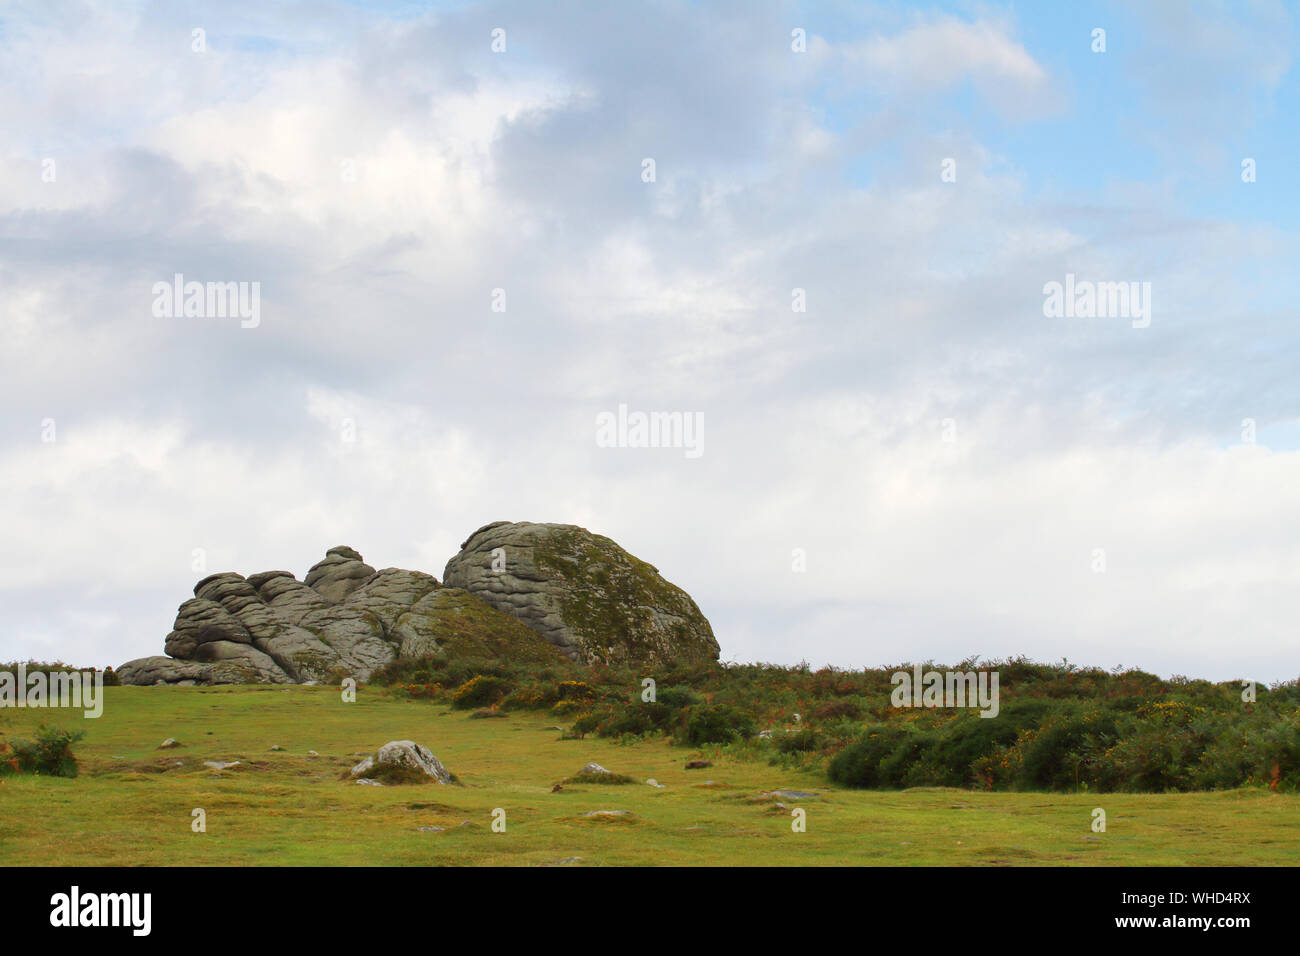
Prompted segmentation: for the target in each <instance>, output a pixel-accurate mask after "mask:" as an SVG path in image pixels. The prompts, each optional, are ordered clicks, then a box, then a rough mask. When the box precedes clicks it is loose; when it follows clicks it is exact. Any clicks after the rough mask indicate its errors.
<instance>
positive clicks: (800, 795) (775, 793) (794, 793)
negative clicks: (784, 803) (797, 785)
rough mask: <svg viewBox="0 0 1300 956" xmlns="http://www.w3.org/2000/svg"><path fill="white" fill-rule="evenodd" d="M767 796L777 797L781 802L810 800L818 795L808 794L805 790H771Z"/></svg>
mask: <svg viewBox="0 0 1300 956" xmlns="http://www.w3.org/2000/svg"><path fill="white" fill-rule="evenodd" d="M768 796H772V797H779V798H780V799H782V800H810V799H812V798H813V797H819V796H821V794H819V793H809V792H808V791H806V790H771V791H769V792H768Z"/></svg>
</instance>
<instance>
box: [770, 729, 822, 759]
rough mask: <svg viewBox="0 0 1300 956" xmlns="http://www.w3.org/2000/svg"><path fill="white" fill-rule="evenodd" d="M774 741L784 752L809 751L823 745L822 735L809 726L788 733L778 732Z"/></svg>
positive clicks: (777, 747)
mask: <svg viewBox="0 0 1300 956" xmlns="http://www.w3.org/2000/svg"><path fill="white" fill-rule="evenodd" d="M772 743H773V744H775V745H776V749H777V750H779V751H780V752H781V753H783V754H792V753H807V752H809V751H812V750H816V749H817V748H818V747H820V746H821V744H822V735H821V734H820V733H818V732H817V731H815V730H813V729H812V728H810V727H809V728H805V729H803V730H795V731H792V732H790V733H788V734H776V735H775V736H773V738H772Z"/></svg>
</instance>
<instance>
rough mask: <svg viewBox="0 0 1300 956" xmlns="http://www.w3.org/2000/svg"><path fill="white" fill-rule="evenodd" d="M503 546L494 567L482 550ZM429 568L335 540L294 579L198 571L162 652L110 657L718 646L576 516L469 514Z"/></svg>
mask: <svg viewBox="0 0 1300 956" xmlns="http://www.w3.org/2000/svg"><path fill="white" fill-rule="evenodd" d="M498 547H500V548H503V549H504V551H503V552H502V553H503V554H504V555H505V566H504V570H503V571H502V573H501V574H497V573H496V572H495V571H494V570H492V560H493V552H494V550H495V549H496V548H498ZM446 574H447V576H448V579H447V580H446V581H445V582H439V581H438V580H437V579H436V578H435V577H433V575H431V574H427V573H425V572H423V571H407V570H403V569H401V568H384V569H383V570H382V571H376V570H375V569H374V568H373V567H371V566H370V565H369V564H367V563H366V562H365V560H364V559H363V558H362V557H361V554H360V553H359V552H357V551H356V550H355V549H353V548H351V547H348V546H347V545H338V546H336V547H333V548H330V549H329V551H328V552H327V553H326V555H325V557H324V558H323V559H322V560H320V561H318V562H317V563H316V564H314V565H313V566H312V567H311V569H310V570H309V571H308V572H307V575H306V577H305V579H304V580H303V581H299V580H297V579H296V578H295V577H294V576H293V574H292V573H290V572H289V571H261V572H258V573H255V574H250V575H248V576H247V577H245V576H243V575H242V574H239V573H237V572H234V571H221V572H217V573H215V574H209V575H207V576H206V577H204V578H203V579H202V580H200V581H199V582H198V583H197V584H196V585H195V586H194V596H193V597H192V598H189V599H187V600H186V601H184V602H183V603H182V604H181V605H180V607H179V608H178V610H177V613H176V618H175V621H174V622H173V624H172V629H171V631H170V632H169V633H168V634H167V636H166V638H165V640H164V642H163V644H164V650H165V651H166V656H154V657H143V658H138V659H136V660H132V661H128V662H127V663H125V664H123V665H122V666H121V667H120V668H118V671H117V673H118V677H119V678H120V679H121V682H122V683H123V684H145V685H163V684H166V685H173V686H196V685H210V684H244V683H261V684H293V683H298V684H325V683H334V684H337V683H338V682H339V681H340V680H341V679H343V678H344V677H350V678H352V679H354V680H356V681H358V682H365V681H367V680H369V679H370V676H371V674H372V673H374V671H376V670H377V669H379V668H382V667H384V666H386V665H388V664H389V663H391V662H392V661H394V660H397V659H417V658H422V657H430V656H448V657H458V656H464V657H473V658H480V659H481V658H487V659H498V660H509V661H515V662H523V663H546V664H551V663H555V664H563V663H564V661H565V658H566V657H567V658H568V659H570V660H573V661H580V662H583V663H609V664H630V663H637V664H641V663H682V662H698V661H707V660H716V659H717V657H718V645H717V641H716V640H715V639H714V637H713V632H712V629H711V628H710V626H709V622H708V621H707V620H706V619H705V618H704V616H703V615H702V614H701V613H700V610H699V608H698V607H697V606H696V605H695V602H694V601H692V600H691V599H690V597H689V596H688V595H687V594H686V593H685V592H684V591H682V590H681V589H680V588H677V587H676V586H675V585H672V584H670V583H669V582H667V581H665V580H664V579H663V578H662V577H660V576H659V573H658V571H657V570H656V569H655V568H654V567H653V566H652V565H649V564H647V563H646V562H644V561H640V560H639V559H637V558H635V557H633V556H632V555H630V554H628V553H627V552H626V551H624V550H623V549H622V548H620V547H619V546H618V545H616V544H615V543H614V542H613V541H611V540H609V539H608V538H605V537H603V536H601V535H594V534H591V533H590V532H588V531H586V530H585V529H583V528H579V527H577V526H576V525H560V524H532V523H520V524H510V523H507V522H496V523H494V524H491V525H487V526H485V527H484V528H480V529H479V530H478V531H476V532H475V533H474V534H473V535H471V536H470V538H469V539H468V540H467V541H466V542H465V544H464V545H463V546H462V549H461V553H460V554H458V555H456V556H455V557H454V558H452V560H451V561H450V562H448V564H447V571H446Z"/></svg>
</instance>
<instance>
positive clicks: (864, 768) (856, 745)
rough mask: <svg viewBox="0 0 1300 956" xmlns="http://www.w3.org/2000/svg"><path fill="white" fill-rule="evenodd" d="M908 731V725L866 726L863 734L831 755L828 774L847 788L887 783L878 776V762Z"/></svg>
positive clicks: (891, 751)
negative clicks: (865, 731)
mask: <svg viewBox="0 0 1300 956" xmlns="http://www.w3.org/2000/svg"><path fill="white" fill-rule="evenodd" d="M907 734H908V728H906V727H902V726H898V725H893V726H891V725H889V724H877V725H875V726H873V727H869V728H868V729H867V733H866V734H864V735H863V736H862V737H860V738H859V739H858V740H856V741H855V742H853V743H851V744H849V745H848V746H847V747H845V748H844V749H843V750H841V751H840V752H839V753H837V754H836V755H835V756H834V757H832V758H831V762H830V766H829V767H828V768H827V770H826V774H827V776H829V777H830V778H831V780H832V781H833V782H834V783H839V784H843V785H844V786H846V787H884V786H889V781H888V780H887V779H885V778H884V777H882V775H881V771H880V765H881V763H882V762H883V761H884V760H885V759H886V758H887V757H888V756H889V755H890V754H891V753H893V751H894V748H895V747H897V746H898V745H899V744H900V743H902V742H903V738H904V737H905V736H906V735H907Z"/></svg>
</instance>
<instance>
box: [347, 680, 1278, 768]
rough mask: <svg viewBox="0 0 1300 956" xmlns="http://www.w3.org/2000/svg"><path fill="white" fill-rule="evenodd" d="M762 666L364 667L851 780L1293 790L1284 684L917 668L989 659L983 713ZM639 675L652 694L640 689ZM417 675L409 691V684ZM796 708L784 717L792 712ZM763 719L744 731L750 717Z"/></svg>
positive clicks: (477, 697)
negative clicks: (1248, 694)
mask: <svg viewBox="0 0 1300 956" xmlns="http://www.w3.org/2000/svg"><path fill="white" fill-rule="evenodd" d="M912 666H913V665H912V664H910V663H907V664H900V665H898V666H896V667H880V668H869V669H865V670H840V669H836V668H823V669H821V670H812V669H811V668H809V667H806V666H798V667H778V666H775V665H771V664H692V665H686V666H663V667H659V668H656V669H654V670H653V671H650V672H648V673H647V671H646V669H645V668H641V669H634V668H630V667H616V666H593V667H580V666H578V665H569V664H567V663H563V662H561V663H559V664H545V665H542V664H536V663H534V664H528V663H521V662H503V661H500V660H488V659H467V658H463V657H461V658H447V657H435V658H430V659H426V660H423V661H408V660H403V661H397V662H394V663H393V664H391V665H389V666H388V667H385V668H383V669H381V670H380V671H379V672H377V673H376V675H375V676H374V678H373V682H374V683H377V684H382V683H387V684H389V685H391V686H392V688H393V691H392V692H396V693H403V694H406V695H407V696H412V697H415V696H420V697H428V698H430V699H432V700H435V701H439V702H442V703H444V704H446V703H451V704H452V705H453V706H456V707H465V708H477V707H487V706H497V707H499V708H500V709H501V710H503V711H506V710H530V709H531V710H543V711H549V712H551V713H552V714H554V715H555V716H556V717H557V718H560V719H561V720H562V721H565V722H569V726H570V730H569V731H568V735H569V736H574V737H582V736H585V735H588V734H595V735H598V736H601V737H610V738H618V737H646V736H650V735H664V736H667V737H671V738H672V739H673V741H674V742H675V743H677V744H679V745H682V746H691V747H695V746H700V745H702V744H709V745H713V746H719V747H728V746H734V747H736V748H737V749H738V751H743V752H744V753H746V754H751V755H762V754H766V755H767V757H768V759H769V760H771V761H773V762H777V763H780V764H781V765H782V766H787V767H797V768H799V769H801V770H807V771H813V772H823V771H824V772H826V773H827V774H828V775H829V776H830V778H831V780H832V781H834V782H836V783H839V784H841V785H844V786H855V787H912V786H946V787H975V788H981V789H994V790H1005V789H1022V790H1094V791H1165V790H1197V789H1226V788H1233V787H1243V786H1261V787H1273V788H1276V789H1300V685H1298V684H1297V682H1295V681H1292V682H1289V683H1286V684H1280V685H1276V686H1273V687H1267V686H1265V685H1262V684H1261V685H1257V686H1256V687H1255V700H1254V701H1253V702H1252V701H1248V700H1243V694H1242V684H1241V682H1239V681H1228V682H1224V683H1217V684H1216V683H1211V682H1209V681H1203V680H1189V679H1187V678H1183V677H1173V678H1170V679H1168V680H1163V679H1161V678H1160V677H1157V676H1156V675H1154V674H1149V673H1146V672H1145V671H1138V670H1128V671H1120V670H1115V671H1106V670H1102V669H1099V668H1080V667H1077V666H1075V665H1071V664H1067V663H1065V662H1062V663H1060V664H1043V663H1038V662H1035V661H1031V660H1028V659H1026V658H1023V657H1019V658H1009V659H1004V660H994V661H981V662H978V663H977V662H976V661H975V660H973V659H972V660H968V661H963V662H960V663H959V664H957V665H955V667H953V668H947V667H944V666H942V665H938V664H934V663H932V662H923V665H922V666H923V668H924V669H926V670H939V671H944V670H949V669H954V670H962V671H970V670H982V671H990V670H996V671H997V672H998V674H999V689H1000V707H999V712H998V715H997V716H996V717H992V718H985V717H980V716H979V714H978V712H977V711H976V710H974V709H945V708H933V709H928V708H900V707H894V706H892V704H891V701H890V695H891V692H892V691H893V689H894V685H893V683H892V682H891V676H892V674H893V673H894V672H896V671H910V670H911V669H912ZM647 676H653V678H654V680H655V681H656V684H657V693H656V696H655V700H654V701H644V700H642V699H641V694H642V680H643V679H644V678H645V677H647ZM417 686H418V688H419V689H418V691H417V690H416V689H415V688H416V687H417ZM796 714H797V715H800V716H799V719H796V718H795V715H796ZM761 728H765V729H767V730H769V731H771V733H770V734H765V735H764V736H763V738H762V739H754V738H755V737H756V735H757V734H758V731H759V729H761Z"/></svg>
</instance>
